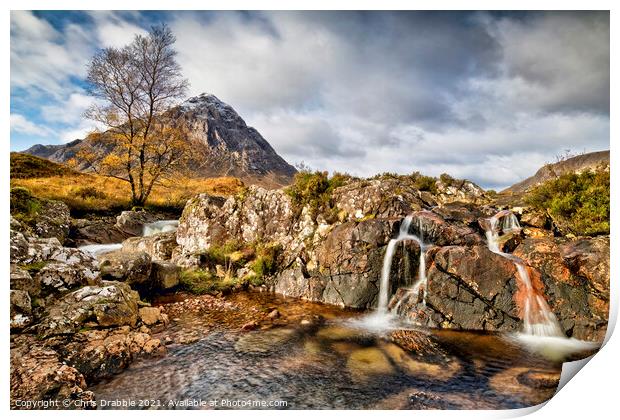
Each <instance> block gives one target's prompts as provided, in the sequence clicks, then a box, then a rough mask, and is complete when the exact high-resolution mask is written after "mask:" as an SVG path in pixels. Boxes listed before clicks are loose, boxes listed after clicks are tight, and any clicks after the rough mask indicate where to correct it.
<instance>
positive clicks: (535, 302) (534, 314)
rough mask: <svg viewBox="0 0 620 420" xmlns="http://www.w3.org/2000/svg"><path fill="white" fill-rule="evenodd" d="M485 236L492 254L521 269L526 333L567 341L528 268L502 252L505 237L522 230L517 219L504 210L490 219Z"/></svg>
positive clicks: (518, 274) (520, 280) (519, 272)
mask: <svg viewBox="0 0 620 420" xmlns="http://www.w3.org/2000/svg"><path fill="white" fill-rule="evenodd" d="M488 223H489V224H488V227H487V230H486V232H485V234H486V237H487V246H488V247H489V251H491V252H493V253H495V254H498V255H501V256H503V257H504V258H508V259H510V260H511V261H512V262H513V263H514V265H515V267H516V268H517V277H518V280H519V283H520V285H519V292H518V293H523V294H524V298H523V314H522V316H523V332H524V333H525V334H528V335H534V336H541V337H563V336H564V333H563V332H562V329H561V328H560V324H559V323H558V320H557V319H556V317H555V315H554V314H553V312H552V311H551V309H550V308H549V305H548V304H547V302H546V301H545V299H544V297H543V296H541V295H540V294H539V293H537V292H536V290H534V288H533V287H532V281H531V279H530V274H529V272H528V269H527V267H526V266H525V265H524V264H523V263H522V262H521V260H519V259H518V258H516V257H514V256H512V255H510V254H507V253H505V252H502V251H501V250H500V249H499V239H500V231H501V233H509V232H516V231H519V230H521V226H520V225H519V221H518V220H517V217H516V216H515V215H514V214H513V213H512V212H510V211H508V210H502V211H500V212H499V213H497V214H496V215H494V216H493V217H491V218H490V219H488Z"/></svg>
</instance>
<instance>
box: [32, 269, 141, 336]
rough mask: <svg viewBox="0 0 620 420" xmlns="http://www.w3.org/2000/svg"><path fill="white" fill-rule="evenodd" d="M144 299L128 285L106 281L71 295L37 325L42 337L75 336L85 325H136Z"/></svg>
mask: <svg viewBox="0 0 620 420" xmlns="http://www.w3.org/2000/svg"><path fill="white" fill-rule="evenodd" d="M139 302H140V296H139V295H138V293H137V292H135V291H133V290H131V288H130V287H129V286H128V285H126V284H125V283H120V282H107V281H104V282H103V284H102V285H101V286H86V287H83V288H81V289H79V290H77V291H75V292H72V293H69V294H67V295H65V296H63V298H62V299H61V300H60V301H59V302H57V303H56V304H55V305H54V306H52V307H51V308H49V309H48V310H47V312H46V314H45V316H44V317H43V319H42V320H41V322H40V323H39V324H38V325H37V332H38V334H39V335H40V336H41V337H51V336H54V335H64V334H74V333H76V332H77V331H79V330H80V329H81V328H82V327H84V326H85V325H92V326H97V327H114V326H123V325H128V326H135V325H136V323H137V322H138V303H139Z"/></svg>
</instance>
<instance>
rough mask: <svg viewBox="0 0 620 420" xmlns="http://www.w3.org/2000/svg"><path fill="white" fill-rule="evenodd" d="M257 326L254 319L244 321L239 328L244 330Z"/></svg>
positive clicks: (250, 329) (253, 328)
mask: <svg viewBox="0 0 620 420" xmlns="http://www.w3.org/2000/svg"><path fill="white" fill-rule="evenodd" d="M257 328H258V322H256V321H250V322H246V323H245V324H243V325H242V326H241V329H242V330H244V331H252V330H255V329H257Z"/></svg>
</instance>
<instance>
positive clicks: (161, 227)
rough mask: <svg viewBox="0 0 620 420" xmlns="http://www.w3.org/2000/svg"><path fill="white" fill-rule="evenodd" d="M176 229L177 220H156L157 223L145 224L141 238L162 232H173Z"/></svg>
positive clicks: (177, 225)
mask: <svg viewBox="0 0 620 420" xmlns="http://www.w3.org/2000/svg"><path fill="white" fill-rule="evenodd" d="M178 227H179V221H178V220H158V221H157V222H152V223H147V224H145V225H144V227H143V228H142V236H151V235H155V234H157V233H164V232H174V231H176V230H177V228H178Z"/></svg>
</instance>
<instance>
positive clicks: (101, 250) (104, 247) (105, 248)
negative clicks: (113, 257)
mask: <svg viewBox="0 0 620 420" xmlns="http://www.w3.org/2000/svg"><path fill="white" fill-rule="evenodd" d="M122 246H123V245H122V244H92V245H83V246H80V247H78V249H79V250H80V251H84V252H87V253H89V254H90V255H92V256H93V257H96V256H98V255H101V254H105V253H108V252H112V251H116V250H119V249H121V248H122Z"/></svg>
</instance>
